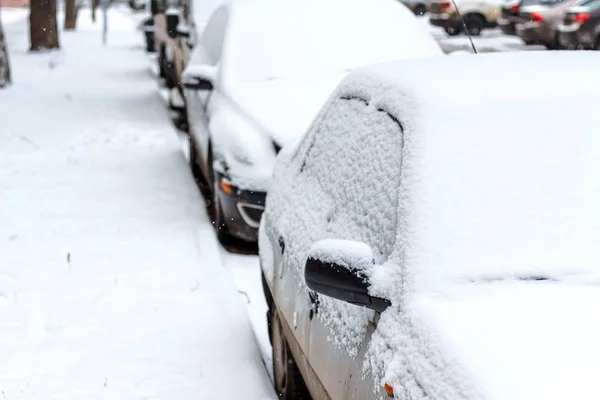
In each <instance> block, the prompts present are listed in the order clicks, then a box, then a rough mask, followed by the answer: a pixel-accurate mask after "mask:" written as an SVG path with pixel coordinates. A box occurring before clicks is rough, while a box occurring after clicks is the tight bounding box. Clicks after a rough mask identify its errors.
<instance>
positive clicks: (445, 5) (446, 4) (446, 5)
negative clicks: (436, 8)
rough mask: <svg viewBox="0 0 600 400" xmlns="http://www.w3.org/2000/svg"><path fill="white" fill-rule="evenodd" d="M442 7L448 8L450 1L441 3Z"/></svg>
mask: <svg viewBox="0 0 600 400" xmlns="http://www.w3.org/2000/svg"><path fill="white" fill-rule="evenodd" d="M442 7H443V8H450V2H449V1H446V2H444V3H442Z"/></svg>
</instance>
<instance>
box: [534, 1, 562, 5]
mask: <svg viewBox="0 0 600 400" xmlns="http://www.w3.org/2000/svg"><path fill="white" fill-rule="evenodd" d="M564 1H566V0H541V1H540V2H539V4H542V5H545V6H556V5H559V4H561V3H563V2H564Z"/></svg>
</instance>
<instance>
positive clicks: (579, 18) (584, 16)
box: [575, 13, 590, 23]
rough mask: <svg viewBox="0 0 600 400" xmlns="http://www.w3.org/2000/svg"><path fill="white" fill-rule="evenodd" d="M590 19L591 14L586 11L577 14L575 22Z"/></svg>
mask: <svg viewBox="0 0 600 400" xmlns="http://www.w3.org/2000/svg"><path fill="white" fill-rule="evenodd" d="M589 19H590V14H586V13H582V14H577V15H576V16H575V22H580V23H583V22H586V21H589Z"/></svg>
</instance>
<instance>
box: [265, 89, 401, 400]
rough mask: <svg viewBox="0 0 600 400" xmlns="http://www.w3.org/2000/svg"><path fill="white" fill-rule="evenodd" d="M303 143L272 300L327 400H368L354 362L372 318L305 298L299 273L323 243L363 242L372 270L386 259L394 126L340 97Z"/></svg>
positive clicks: (397, 159)
mask: <svg viewBox="0 0 600 400" xmlns="http://www.w3.org/2000/svg"><path fill="white" fill-rule="evenodd" d="M305 140H308V141H309V142H310V145H309V148H308V150H307V152H306V153H305V154H303V155H299V157H301V158H302V161H301V162H300V163H298V165H299V171H298V172H297V177H296V182H297V183H296V184H295V188H293V189H292V196H293V197H295V198H296V199H295V200H293V201H294V203H292V204H295V205H296V206H294V207H291V208H290V210H287V211H288V212H287V213H286V214H285V215H283V216H282V218H283V219H288V220H287V221H286V220H283V221H280V226H283V227H292V226H293V227H294V228H293V229H290V230H289V231H287V232H286V231H285V230H284V231H283V232H282V237H284V241H285V243H286V247H288V246H289V247H290V249H289V252H288V250H286V252H288V253H287V254H284V257H283V259H282V263H281V267H279V268H276V272H275V274H276V276H275V279H274V280H275V285H279V291H276V292H279V295H280V297H279V298H278V299H277V298H276V300H277V303H278V305H279V306H280V309H281V310H282V311H283V314H284V316H285V318H286V319H287V321H288V324H290V326H291V327H292V328H293V329H294V330H295V332H294V335H295V336H296V339H297V341H298V343H299V344H300V346H301V348H302V350H303V352H304V354H305V355H306V356H307V357H308V361H309V363H310V365H311V367H312V369H313V371H314V372H315V373H316V374H317V376H318V378H319V380H320V382H321V384H322V385H323V386H324V387H325V389H326V390H327V392H328V394H329V396H330V397H331V398H332V399H344V400H349V399H365V398H371V397H373V385H372V380H369V379H367V380H364V381H363V380H362V379H361V377H362V362H361V356H362V354H363V353H364V351H365V350H366V346H367V344H368V339H369V337H370V335H371V333H372V332H373V329H374V328H375V321H376V318H377V316H376V315H375V313H374V312H373V311H370V310H367V309H364V308H361V307H357V306H353V305H351V304H347V303H344V302H341V301H338V300H335V299H331V298H325V297H324V296H318V295H316V294H315V293H310V292H309V291H308V290H307V288H306V286H305V283H304V278H303V271H304V264H305V263H306V256H307V254H308V251H309V249H310V246H311V245H312V244H314V243H316V242H318V241H320V240H323V239H345V240H352V241H357V242H363V243H366V244H368V245H369V246H370V247H371V248H372V250H373V254H374V256H375V259H376V262H377V263H379V264H381V263H384V262H385V261H386V260H387V258H388V257H389V256H390V254H391V252H392V248H393V245H394V241H395V232H396V228H397V227H396V221H397V206H398V196H397V194H398V188H399V185H400V170H401V163H402V160H401V153H402V142H403V132H402V128H401V124H400V122H399V121H398V119H396V118H395V117H394V116H392V115H391V114H390V113H388V112H386V111H385V110H384V109H383V108H380V107H375V106H373V105H371V104H370V103H369V99H367V98H360V97H341V98H338V99H336V100H334V101H333V102H332V103H331V104H330V108H329V109H328V110H327V112H326V113H325V114H324V115H323V117H322V118H320V119H319V121H318V122H317V123H316V124H315V126H314V127H313V128H312V129H311V131H310V132H309V135H308V137H307V138H306V139H305ZM299 210H300V211H299ZM292 220H293V221H292ZM278 281H279V282H278ZM299 283H300V285H301V287H302V288H301V290H298V284H299ZM292 294H293V295H292ZM283 298H285V300H284V299H283Z"/></svg>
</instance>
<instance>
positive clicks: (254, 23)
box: [223, 0, 443, 81]
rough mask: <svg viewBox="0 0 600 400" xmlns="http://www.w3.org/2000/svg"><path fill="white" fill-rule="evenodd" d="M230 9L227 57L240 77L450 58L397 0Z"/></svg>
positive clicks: (256, 3) (280, 0)
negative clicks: (431, 57)
mask: <svg viewBox="0 0 600 400" xmlns="http://www.w3.org/2000/svg"><path fill="white" fill-rule="evenodd" d="M229 7H230V11H231V21H232V22H231V25H230V27H229V29H230V30H229V32H228V38H229V39H228V42H229V44H228V45H226V46H225V53H224V56H223V58H224V60H226V61H224V63H225V64H228V65H225V66H224V67H225V68H226V69H229V68H231V69H233V71H232V72H231V75H232V76H235V78H232V79H233V80H234V81H259V80H265V79H278V78H281V77H286V78H287V77H290V76H298V75H307V74H315V73H322V72H337V71H344V70H346V69H352V68H358V67H363V66H365V65H370V64H373V63H380V62H386V61H393V60H398V59H406V58H417V57H428V56H432V55H443V52H442V50H441V48H440V47H439V45H438V44H437V43H436V41H435V40H434V39H433V38H432V37H431V35H430V34H429V33H428V32H427V30H426V28H425V27H424V26H423V24H421V23H420V22H419V21H418V20H417V19H416V17H415V16H414V14H413V13H412V12H411V11H410V10H408V9H407V8H406V6H404V5H403V4H402V3H401V2H399V1H396V0H327V1H322V0H234V1H233V2H232V3H230V4H229ZM378 38H379V40H378ZM256 43H260V45H256ZM239 65H242V66H243V67H241V68H240V67H239ZM236 66H237V68H236ZM226 75H227V76H229V75H230V74H229V73H227V74H226Z"/></svg>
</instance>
